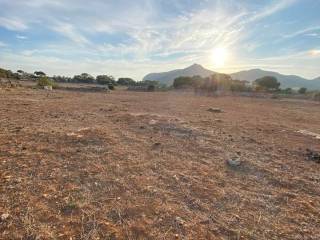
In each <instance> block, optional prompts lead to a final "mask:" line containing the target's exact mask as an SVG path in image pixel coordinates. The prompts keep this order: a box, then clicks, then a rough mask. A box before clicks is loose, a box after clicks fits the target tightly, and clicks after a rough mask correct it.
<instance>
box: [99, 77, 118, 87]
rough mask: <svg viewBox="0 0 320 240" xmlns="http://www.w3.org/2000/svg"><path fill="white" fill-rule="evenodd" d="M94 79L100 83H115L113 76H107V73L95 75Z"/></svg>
mask: <svg viewBox="0 0 320 240" xmlns="http://www.w3.org/2000/svg"><path fill="white" fill-rule="evenodd" d="M96 81H97V83H98V84H101V85H115V84H116V81H115V80H114V78H113V77H112V76H108V75H99V76H97V77H96Z"/></svg>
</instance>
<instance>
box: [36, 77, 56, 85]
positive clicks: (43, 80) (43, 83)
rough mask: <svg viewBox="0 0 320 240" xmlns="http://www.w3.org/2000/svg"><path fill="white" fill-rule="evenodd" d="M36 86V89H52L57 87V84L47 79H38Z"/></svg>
mask: <svg viewBox="0 0 320 240" xmlns="http://www.w3.org/2000/svg"><path fill="white" fill-rule="evenodd" d="M37 86H38V87H45V86H51V87H52V88H55V87H57V84H56V83H55V82H54V81H52V80H50V79H49V78H47V77H40V78H39V79H38V81H37Z"/></svg>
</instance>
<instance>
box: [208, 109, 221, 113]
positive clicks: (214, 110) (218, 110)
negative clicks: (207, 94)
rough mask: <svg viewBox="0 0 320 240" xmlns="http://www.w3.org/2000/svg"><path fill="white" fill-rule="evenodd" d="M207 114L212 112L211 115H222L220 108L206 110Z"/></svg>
mask: <svg viewBox="0 0 320 240" xmlns="http://www.w3.org/2000/svg"><path fill="white" fill-rule="evenodd" d="M207 111H208V112H213V113H222V109H220V108H208V110H207Z"/></svg>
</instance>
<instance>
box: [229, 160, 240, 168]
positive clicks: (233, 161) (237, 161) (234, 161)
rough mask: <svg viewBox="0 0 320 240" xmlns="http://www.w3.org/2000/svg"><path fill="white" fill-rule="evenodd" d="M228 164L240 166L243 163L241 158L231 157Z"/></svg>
mask: <svg viewBox="0 0 320 240" xmlns="http://www.w3.org/2000/svg"><path fill="white" fill-rule="evenodd" d="M227 164H228V165H229V166H231V167H238V166H240V165H241V161H240V159H239V158H231V159H228V160H227Z"/></svg>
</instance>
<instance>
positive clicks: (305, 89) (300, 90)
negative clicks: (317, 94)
mask: <svg viewBox="0 0 320 240" xmlns="http://www.w3.org/2000/svg"><path fill="white" fill-rule="evenodd" d="M306 92H307V88H305V87H302V88H300V89H299V90H298V93H300V94H306Z"/></svg>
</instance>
